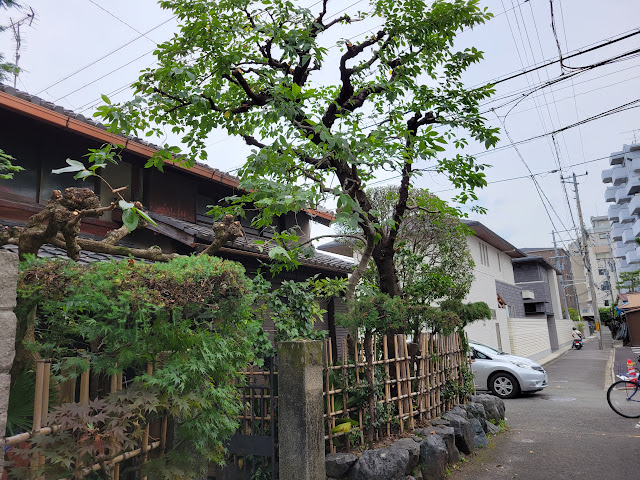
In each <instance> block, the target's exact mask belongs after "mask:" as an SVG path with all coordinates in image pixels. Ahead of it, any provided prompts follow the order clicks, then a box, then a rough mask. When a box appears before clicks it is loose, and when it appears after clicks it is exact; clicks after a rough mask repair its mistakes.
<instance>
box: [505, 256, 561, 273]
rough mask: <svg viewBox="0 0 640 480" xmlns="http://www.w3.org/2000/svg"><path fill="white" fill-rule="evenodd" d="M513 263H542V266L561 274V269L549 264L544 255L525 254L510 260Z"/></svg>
mask: <svg viewBox="0 0 640 480" xmlns="http://www.w3.org/2000/svg"><path fill="white" fill-rule="evenodd" d="M511 261H512V262H513V263H514V264H523V263H538V264H540V265H542V266H543V267H544V268H546V269H547V270H554V271H555V272H556V273H558V274H562V271H561V270H560V269H559V268H557V267H555V266H553V265H551V264H550V263H549V262H548V261H547V259H546V258H544V257H539V256H536V255H527V256H526V257H524V258H514V259H512V260H511Z"/></svg>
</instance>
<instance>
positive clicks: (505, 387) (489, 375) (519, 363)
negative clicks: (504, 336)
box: [469, 342, 549, 398]
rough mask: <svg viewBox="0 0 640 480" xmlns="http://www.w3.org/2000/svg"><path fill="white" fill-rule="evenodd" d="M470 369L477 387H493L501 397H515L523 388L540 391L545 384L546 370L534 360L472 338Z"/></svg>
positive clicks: (470, 343)
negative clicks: (500, 349) (483, 343)
mask: <svg viewBox="0 0 640 480" xmlns="http://www.w3.org/2000/svg"><path fill="white" fill-rule="evenodd" d="M469 349H470V353H471V358H472V361H473V363H472V364H471V370H472V371H473V375H474V383H475V387H476V389H477V390H491V392H492V393H493V394H494V395H495V396H497V397H500V398H514V397H516V396H518V395H519V394H520V392H537V391H539V390H542V389H543V388H544V387H546V386H547V385H548V384H549V382H548V377H547V372H545V370H544V368H542V367H541V366H540V365H539V364H537V363H536V362H534V361H533V360H529V359H528V358H524V357H517V356H515V355H509V354H507V353H504V352H500V351H498V350H496V349H494V348H491V347H487V346H486V345H482V344H481V343H474V342H469Z"/></svg>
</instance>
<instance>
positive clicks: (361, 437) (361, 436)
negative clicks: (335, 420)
mask: <svg viewBox="0 0 640 480" xmlns="http://www.w3.org/2000/svg"><path fill="white" fill-rule="evenodd" d="M359 343H360V338H359V337H357V338H356V339H355V341H354V342H353V348H354V358H353V362H354V365H355V369H356V385H358V388H359V387H360V365H359V362H358V359H359V358H360V352H358V344H359ZM361 350H362V349H361ZM363 420H364V416H363V412H362V405H360V406H359V407H358V422H359V423H360V429H361V431H362V435H360V445H364V423H363Z"/></svg>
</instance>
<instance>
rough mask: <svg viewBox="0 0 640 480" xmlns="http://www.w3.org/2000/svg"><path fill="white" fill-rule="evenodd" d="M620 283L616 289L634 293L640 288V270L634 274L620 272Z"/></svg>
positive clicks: (633, 272)
mask: <svg viewBox="0 0 640 480" xmlns="http://www.w3.org/2000/svg"><path fill="white" fill-rule="evenodd" d="M618 278H619V279H620V281H619V282H618V283H616V288H617V289H618V290H620V291H625V292H627V293H634V292H636V291H637V290H638V287H640V270H634V271H632V272H620V274H619V275H618Z"/></svg>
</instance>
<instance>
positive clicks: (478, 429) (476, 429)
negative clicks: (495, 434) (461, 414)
mask: <svg viewBox="0 0 640 480" xmlns="http://www.w3.org/2000/svg"><path fill="white" fill-rule="evenodd" d="M469 423H471V426H472V427H473V446H474V447H475V448H486V447H487V446H488V445H489V439H488V438H487V434H486V433H484V429H483V428H482V424H481V423H480V420H478V419H477V418H475V417H471V418H470V419H469Z"/></svg>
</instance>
